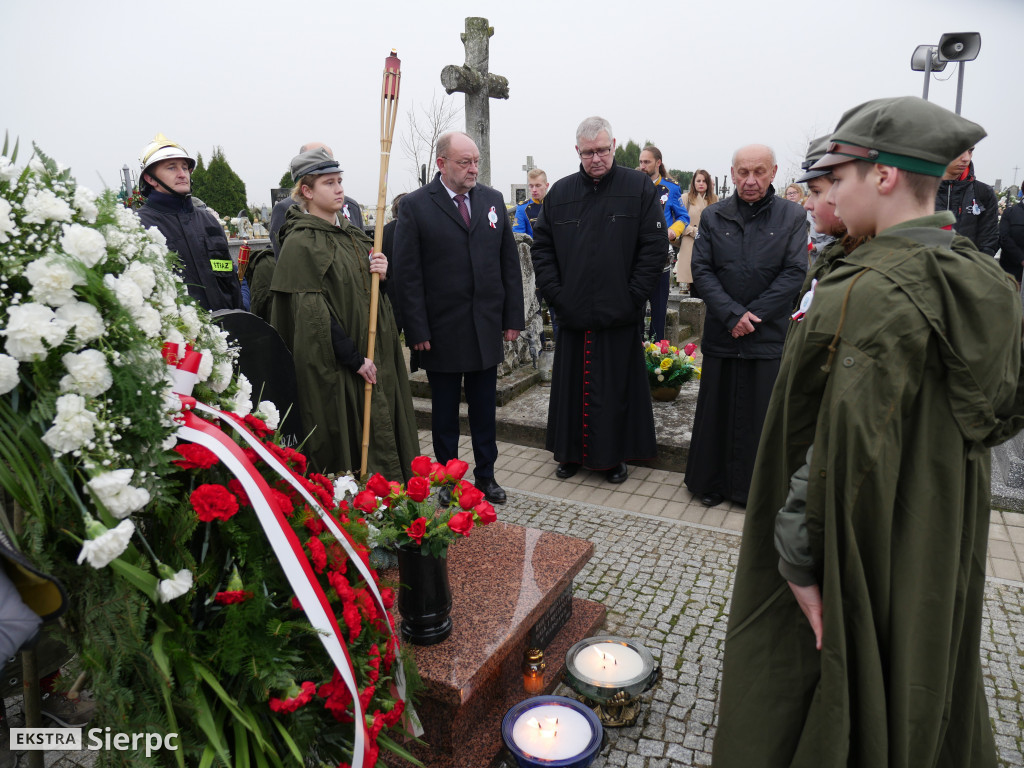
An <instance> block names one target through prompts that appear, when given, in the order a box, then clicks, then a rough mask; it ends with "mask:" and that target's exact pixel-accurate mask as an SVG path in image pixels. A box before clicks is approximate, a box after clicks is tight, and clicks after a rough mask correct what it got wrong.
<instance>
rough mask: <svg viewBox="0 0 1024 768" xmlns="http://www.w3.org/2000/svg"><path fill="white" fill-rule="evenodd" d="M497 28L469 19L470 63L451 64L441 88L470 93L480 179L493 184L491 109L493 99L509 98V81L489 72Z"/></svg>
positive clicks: (465, 38)
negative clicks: (491, 49) (493, 40)
mask: <svg viewBox="0 0 1024 768" xmlns="http://www.w3.org/2000/svg"><path fill="white" fill-rule="evenodd" d="M493 34H494V27H490V26H488V25H487V19H482V18H480V17H477V16H470V17H467V18H466V31H465V32H464V33H463V34H462V43H463V45H465V46H466V63H465V64H463V65H462V66H461V67H460V66H457V65H455V64H449V65H448V66H447V67H445V68H444V69H442V70H441V85H443V86H444V89H445V91H446V92H447V93H449V94H451V93H454V92H455V91H459V92H460V93H464V94H466V133H467V134H469V136H470V137H471V138H472V139H473V141H475V142H476V146H477V148H478V149H479V150H480V168H479V171H478V178H479V180H480V182H481V183H482V184H488V185H489V184H490V183H491V106H490V99H507V98H508V78H506V77H502V76H501V75H492V74H490V73H489V72H488V71H487V66H488V61H487V59H488V48H489V46H490V43H489V40H490V37H491V35H493Z"/></svg>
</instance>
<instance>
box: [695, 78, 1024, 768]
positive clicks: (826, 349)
mask: <svg viewBox="0 0 1024 768" xmlns="http://www.w3.org/2000/svg"><path fill="white" fill-rule="evenodd" d="M984 135H985V132H984V130H983V129H982V128H981V127H980V126H978V125H976V124H974V123H972V122H970V121H968V120H965V119H963V118H961V117H959V116H957V115H954V114H952V113H950V112H948V111H947V110H944V109H942V108H940V107H937V106H935V105H933V104H929V103H928V102H925V101H923V100H921V99H917V98H912V97H905V98H893V99H880V100H876V101H871V102H868V103H866V104H862V105H860V106H859V107H855V108H854V109H852V110H850V111H849V112H847V113H846V114H845V115H844V116H843V118H842V120H840V122H839V125H838V126H837V128H836V131H835V133H834V134H833V135H832V137H831V141H830V144H829V150H828V153H827V154H826V155H825V156H824V157H823V158H822V159H821V160H819V161H818V162H817V163H816V164H815V165H814V166H812V169H819V170H820V169H829V170H830V171H831V174H832V178H833V182H834V183H833V185H832V187H831V189H830V190H829V192H828V196H827V198H826V199H827V201H831V202H834V203H835V206H836V211H835V212H836V214H837V215H838V216H839V217H841V218H842V221H843V222H844V224H845V225H846V227H847V229H848V232H849V234H850V235H851V236H854V237H872V239H871V240H870V241H869V242H867V243H865V244H863V245H861V246H860V247H859V248H856V249H855V250H854V251H852V253H849V254H838V255H837V256H836V257H835V259H834V261H833V262H832V264H831V266H830V268H829V269H828V270H827V271H826V273H825V274H823V275H822V276H821V277H820V279H819V281H818V283H817V285H816V287H815V290H814V294H813V297H812V299H811V301H809V302H805V305H806V306H804V307H803V310H804V313H803V315H802V316H799V317H795V318H794V320H793V323H794V326H793V327H792V328H791V329H790V333H789V335H788V338H787V341H786V348H785V351H784V353H783V358H782V366H781V370H780V372H779V377H778V380H777V382H776V384H775V389H774V392H773V394H772V400H771V404H770V406H769V410H768V415H767V418H766V420H765V426H764V431H763V433H762V436H761V443H760V448H759V451H758V457H757V462H756V464H755V469H754V477H753V483H752V486H751V490H750V502H749V504H748V507H747V514H746V521H745V525H744V531H743V543H742V546H741V550H740V559H739V565H738V568H737V574H736V583H735V588H734V591H733V596H732V607H731V611H730V616H729V629H728V634H727V638H726V646H725V660H724V669H723V679H722V692H721V706H720V715H719V725H718V730H717V734H716V738H715V747H714V759H713V764H714V765H715V766H716V768H729V767H730V766H743V767H744V768H746V767H747V766H752V765H757V766H814V768H822V767H824V768H830V767H833V766H834V767H835V768H839V766H865V767H866V766H871V768H876V767H877V766H890V767H893V768H897V767H899V768H903V767H909V766H968V765H969V766H995V765H996V757H995V746H994V741H993V736H992V729H991V725H990V722H989V719H988V708H987V704H986V701H985V692H984V687H983V683H982V676H981V666H980V659H979V637H980V631H981V615H982V602H983V589H984V582H985V555H986V548H987V543H988V521H989V483H990V457H989V448H990V447H991V446H992V445H995V444H998V443H1000V442H1002V441H1004V440H1006V439H1008V438H1009V437H1010V436H1012V435H1013V434H1015V433H1016V432H1017V431H1019V430H1020V429H1021V427H1022V426H1024V403H1022V402H1021V395H1020V394H1019V392H1020V391H1021V390H1024V387H1021V377H1022V371H1021V305H1020V299H1019V298H1018V296H1017V292H1016V289H1015V286H1014V285H1013V282H1012V280H1011V279H1009V278H1007V276H1006V275H1005V273H1003V272H1002V270H1001V269H1000V268H999V266H998V264H996V262H995V261H994V260H993V259H992V258H991V257H988V256H985V255H983V254H981V253H980V252H979V251H978V250H977V249H975V248H974V246H973V245H972V244H971V243H970V242H969V241H968V240H966V239H965V238H962V237H959V236H957V235H955V234H954V233H953V232H952V231H950V230H949V225H951V224H952V216H951V215H950V214H948V213H940V214H935V213H932V203H933V200H934V195H935V189H936V186H937V184H938V180H939V177H940V176H941V175H942V173H943V171H944V170H945V167H946V164H947V163H948V162H949V161H950V160H951V159H952V158H954V157H956V156H957V155H958V154H959V153H960V152H962V151H963V150H964V149H965V148H966V147H969V146H972V145H973V144H974V143H975V142H977V141H978V140H979V139H981V138H982V137H983V136H984Z"/></svg>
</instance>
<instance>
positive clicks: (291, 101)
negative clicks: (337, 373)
mask: <svg viewBox="0 0 1024 768" xmlns="http://www.w3.org/2000/svg"><path fill="white" fill-rule="evenodd" d="M5 5H6V7H5V8H4V11H3V25H2V29H0V50H2V51H3V53H4V56H3V59H4V78H3V79H4V85H3V88H2V90H0V94H2V95H0V129H7V130H9V131H10V133H11V136H12V137H14V136H17V137H20V139H21V141H22V144H23V146H24V145H27V144H29V143H30V142H32V141H35V142H37V143H38V144H39V145H40V147H41V148H43V150H44V151H46V152H48V153H49V154H51V155H52V156H54V157H55V158H56V159H57V160H59V161H60V162H62V163H64V164H65V165H70V166H71V167H72V169H73V171H74V174H75V176H76V177H77V179H78V181H79V183H82V184H85V185H86V186H88V187H90V188H92V189H94V190H99V189H101V188H102V187H103V182H106V184H107V185H109V186H112V187H115V188H116V187H117V186H118V185H119V179H118V174H119V171H120V169H121V167H122V166H123V165H124V164H126V163H127V164H128V165H129V166H130V167H131V168H132V169H133V170H136V169H137V167H138V155H139V151H140V150H141V148H142V147H143V146H144V145H145V144H147V143H148V141H149V140H150V138H151V137H152V136H153V135H154V134H155V133H156V132H157V131H162V132H163V133H165V134H166V135H167V136H169V137H170V138H171V139H173V140H175V141H177V142H179V143H181V144H182V145H184V146H185V147H186V148H187V149H188V150H189V152H191V153H192V154H193V156H195V154H196V153H202V154H203V156H204V157H207V158H208V157H209V155H210V152H211V150H212V148H213V146H214V145H220V146H221V147H223V149H224V153H225V155H226V157H227V159H228V162H229V163H230V164H231V166H232V168H234V170H235V171H236V172H237V173H238V174H239V175H240V176H241V177H242V179H243V181H245V184H246V190H247V194H248V198H249V200H250V201H251V202H255V203H266V202H269V199H270V192H269V190H270V188H271V187H273V186H276V185H277V182H278V180H279V179H280V177H281V174H282V173H283V172H284V171H285V170H287V168H288V161H289V160H290V159H291V157H292V156H293V155H294V154H295V153H296V151H297V149H298V146H299V145H300V144H302V143H303V142H304V141H308V140H320V141H325V142H327V143H328V144H330V145H332V146H333V148H334V151H335V155H336V156H337V157H338V159H339V160H340V161H341V164H342V168H343V169H344V170H345V188H346V191H347V192H348V194H350V195H351V196H352V197H354V198H355V199H357V200H359V201H360V202H361V203H362V204H363V205H364V206H372V205H375V204H376V199H377V180H378V176H379V157H380V117H379V114H380V88H381V73H382V71H383V65H384V59H385V57H386V56H387V55H388V53H389V52H390V49H391V48H392V47H394V48H397V50H398V54H399V56H400V57H401V59H402V81H401V98H400V102H399V116H398V124H397V128H396V139H395V146H394V148H393V150H392V160H391V173H390V180H389V190H388V200H389V201H390V199H391V197H392V196H393V195H394V194H395V193H397V192H401V191H410V190H411V189H413V188H415V186H416V181H415V176H414V173H413V164H412V161H411V160H410V159H409V158H408V157H407V156H406V155H405V153H404V152H403V150H402V146H401V141H400V135H401V134H402V133H403V132H404V131H405V130H406V126H407V119H408V112H409V111H410V110H412V109H418V108H419V107H420V106H423V105H427V104H429V102H430V100H431V98H432V97H433V96H435V95H436V96H437V97H438V98H440V97H441V96H443V95H444V89H443V88H442V87H441V84H440V72H441V69H442V67H444V65H446V64H462V63H463V61H464V49H463V46H462V43H461V41H460V39H459V35H460V33H461V32H463V30H464V28H465V21H464V20H465V17H466V16H469V15H478V16H484V17H486V18H488V19H489V21H490V23H491V25H492V26H493V27H494V30H495V31H494V36H493V37H492V38H491V40H490V70H491V72H494V73H496V74H500V75H504V76H505V77H507V78H508V80H509V89H510V99H509V100H508V101H499V100H492V101H491V169H492V170H491V181H492V185H493V186H495V187H497V188H498V189H499V190H501V191H502V193H503V194H504V195H505V196H506V199H509V197H510V192H509V187H510V185H511V184H512V183H519V182H524V181H525V173H524V172H523V171H522V170H521V168H522V165H523V163H524V162H525V159H526V156H527V155H532V156H533V157H534V161H535V162H536V164H537V165H539V166H540V167H542V168H544V169H545V170H546V171H547V172H548V177H549V179H550V180H551V181H554V180H555V179H557V178H559V177H561V176H564V175H566V174H568V173H571V172H573V171H575V170H576V168H577V164H578V160H577V158H576V155H575V152H574V151H573V146H574V144H575V139H574V137H575V129H576V126H577V125H578V124H579V122H580V120H581V119H583V118H584V117H586V116H588V115H591V114H600V115H603V116H604V117H606V118H608V119H609V120H610V121H611V123H612V126H613V127H614V129H615V135H616V138H617V139H618V140H619V142H620V143H625V141H626V140H627V139H629V138H633V139H635V140H636V141H638V142H642V141H643V140H644V139H651V140H652V141H654V142H656V143H657V144H658V145H659V146H660V148H661V149H662V152H663V153H664V156H665V160H666V164H667V165H668V166H669V167H670V168H680V169H683V170H694V169H695V168H698V167H704V168H707V169H708V170H709V171H710V172H711V174H712V175H716V176H721V175H723V174H726V173H728V170H729V161H730V157H731V154H732V151H733V150H734V149H735V148H736V147H737V146H740V145H742V144H745V143H750V142H764V143H768V144H771V145H773V146H774V147H775V149H776V151H777V153H778V157H779V175H778V178H777V180H776V182H777V183H779V182H784V181H785V180H786V179H788V178H790V177H791V176H792V175H793V173H794V172H795V171H796V169H797V168H798V167H799V162H800V160H801V158H802V156H803V152H804V150H805V148H806V143H807V141H808V139H810V138H813V137H814V136H817V135H820V134H823V133H827V132H829V131H830V129H831V128H832V127H833V126H834V125H835V123H836V121H837V120H838V118H839V116H840V115H841V114H842V112H843V111H844V110H845V109H847V108H849V107H851V106H854V105H856V104H858V103H860V102H863V101H866V100H868V99H872V98H877V97H882V96H897V95H904V94H910V95H916V96H920V95H921V91H922V86H923V82H924V80H923V74H922V73H920V72H912V71H911V69H910V57H911V53H912V52H913V50H914V48H915V47H916V46H917V45H919V44H926V43H927V44H937V43H938V41H939V37H940V35H941V34H942V33H944V32H962V31H976V32H980V33H981V36H982V47H981V54H980V56H979V57H978V59H977V60H976V61H973V62H970V63H968V64H967V65H966V67H965V70H964V73H965V84H964V95H963V114H964V116H966V117H969V118H971V119H973V120H975V121H977V122H979V123H981V124H982V125H983V126H984V127H985V128H986V129H987V131H988V134H989V135H988V138H986V139H985V140H984V141H982V142H981V143H980V144H979V146H978V149H977V152H976V153H975V156H974V159H975V165H976V168H977V173H978V176H979V178H981V179H982V180H984V181H986V182H988V183H993V182H995V180H996V179H1001V180H1002V182H1003V185H1004V186H1007V185H1009V184H1011V183H1012V182H1013V180H1014V175H1015V173H1016V179H1017V182H1018V183H1020V181H1021V179H1022V178H1024V147H1022V139H1021V136H1022V132H1021V126H1022V124H1024V120H1022V118H1024V100H1022V99H1021V83H1020V62H1019V57H1020V45H1021V33H1022V31H1024V2H1022V0H974V1H973V2H966V1H965V0H858V1H857V2H852V3H851V2H822V1H820V0H819V1H818V2H812V1H810V0H777V1H776V2H765V1H764V0H701V2H693V1H692V0H669V1H668V2H662V3H656V4H654V5H653V6H650V7H646V6H645V7H644V8H643V9H641V6H640V5H633V4H629V3H623V2H616V3H613V2H607V1H606V0H594V1H593V2H590V3H579V2H574V3H568V2H561V0H548V1H547V2H542V3H532V4H531V3H502V4H497V3H486V4H484V3H471V2H450V1H449V0H437V1H436V2H422V1H421V0H415V1H414V0H393V1H392V2H390V3H377V2H371V1H370V0H361V1H360V2H348V1H346V0H342V1H340V2H339V1H338V0H334V1H333V2H326V1H323V0H309V1H307V2H281V1H280V0H278V1H277V2H267V0H248V2H244V3H241V2H234V1H233V0H206V2H196V1H194V0H180V1H179V2H169V3H148V2H142V3H122V2H117V3H115V2H109V1H107V0H92V2H81V0H53V1H47V0H34V1H33V0H13V2H11V3H7V4H5ZM634 9H635V10H636V11H637V13H636V14H635V15H634V14H633V11H634ZM956 81H957V75H956V68H955V66H954V65H952V64H950V65H949V66H947V68H946V71H945V72H943V73H941V74H939V75H936V76H935V77H934V78H933V81H932V83H931V88H930V98H931V100H932V101H934V102H936V103H938V104H941V105H942V106H945V107H948V108H950V109H952V108H953V107H954V104H955V99H956V86H957V83H956ZM454 98H456V99H458V103H459V105H460V106H461V103H462V98H463V97H462V96H461V95H460V94H456V95H455V97H454ZM457 127H459V128H461V127H463V126H462V123H461V116H460V122H459V125H458V126H457ZM24 158H25V156H24V155H23V159H24ZM1015 166H1021V168H1020V169H1018V170H1016V171H1015ZM101 178H102V180H103V182H101ZM221 213H222V214H226V213H235V212H233V211H232V212H227V211H221Z"/></svg>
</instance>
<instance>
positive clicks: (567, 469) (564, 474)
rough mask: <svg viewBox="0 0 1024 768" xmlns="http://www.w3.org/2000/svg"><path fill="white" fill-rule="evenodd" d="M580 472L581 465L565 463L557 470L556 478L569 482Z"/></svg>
mask: <svg viewBox="0 0 1024 768" xmlns="http://www.w3.org/2000/svg"><path fill="white" fill-rule="evenodd" d="M579 471H580V465H579V464H573V463H572V462H571V461H563V462H562V463H561V464H559V465H558V469H556V470H555V477H557V478H560V479H562V480H568V479H569V478H570V477H572V476H573V475H575V474H576V473H577V472H579Z"/></svg>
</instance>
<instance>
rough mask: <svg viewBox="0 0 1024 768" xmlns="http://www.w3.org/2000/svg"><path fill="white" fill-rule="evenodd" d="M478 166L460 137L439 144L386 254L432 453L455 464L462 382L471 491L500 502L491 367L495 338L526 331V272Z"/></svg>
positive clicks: (500, 205) (498, 342) (475, 153)
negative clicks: (425, 399) (422, 378)
mask: <svg viewBox="0 0 1024 768" xmlns="http://www.w3.org/2000/svg"><path fill="white" fill-rule="evenodd" d="M479 162H480V151H479V150H478V149H477V146H476V144H475V143H474V142H473V140H472V139H471V138H470V137H469V136H467V135H466V134H464V133H457V132H453V133H446V134H445V135H443V136H442V137H441V138H440V139H438V142H437V168H438V173H437V175H435V176H434V180H433V181H432V182H430V184H428V185H426V186H425V187H421V188H420V189H418V190H416V191H415V192H411V193H410V194H408V195H407V196H406V197H405V198H403V200H402V215H401V217H400V218H399V220H398V229H397V231H396V232H395V252H394V254H391V256H392V261H393V262H394V275H395V280H396V282H397V287H398V295H397V297H396V300H397V302H398V303H399V304H400V305H401V308H402V319H403V324H404V326H405V342H406V344H408V345H409V346H410V347H412V348H413V349H414V350H418V351H419V353H420V366H421V367H422V368H423V369H424V370H425V371H426V372H427V377H428V379H429V380H430V390H431V401H432V413H431V428H432V430H433V439H434V454H435V455H436V457H437V460H438V461H439V462H442V463H447V462H448V461H449V460H451V459H455V458H458V455H459V400H460V390H461V389H462V386H463V382H464V384H465V391H466V403H467V405H468V406H469V428H470V433H471V435H472V438H473V456H474V460H475V462H476V467H475V469H474V475H475V478H476V486H477V488H479V489H480V490H481V491H483V492H484V495H485V497H486V498H487V500H488V501H490V502H491V503H492V504H501V503H503V502H504V501H505V491H504V490H502V488H501V486H499V485H498V483H497V482H496V481H495V479H494V462H495V460H496V459H497V458H498V445H497V437H496V431H495V391H496V387H497V372H498V368H497V366H498V363H499V362H500V361H501V360H502V358H503V347H502V339H504V340H505V341H514V340H515V339H517V338H518V337H519V331H520V330H522V329H523V328H524V327H525V325H526V323H525V320H524V315H523V312H524V310H523V276H522V271H521V269H520V266H519V253H518V251H517V250H516V244H515V240H514V239H513V237H512V224H511V222H510V221H509V218H508V215H507V214H506V213H505V201H504V199H503V198H502V196H501V193H500V192H498V191H497V190H495V189H492V188H491V187H486V186H484V185H482V184H480V185H478V184H477V180H476V179H477V169H478V166H479Z"/></svg>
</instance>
